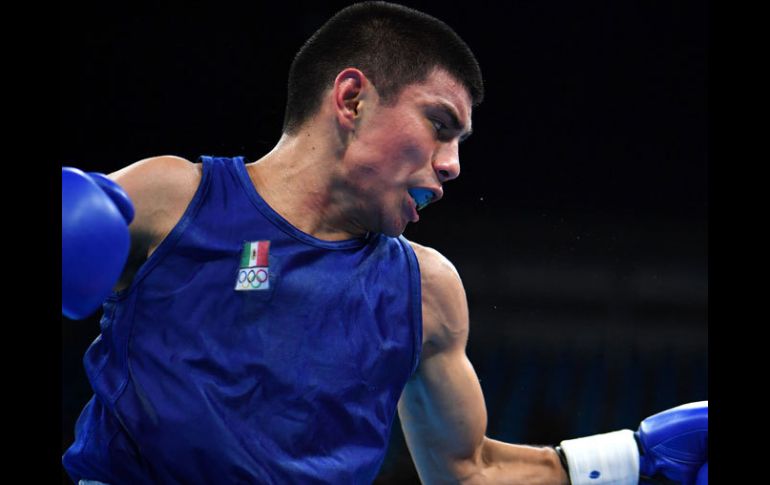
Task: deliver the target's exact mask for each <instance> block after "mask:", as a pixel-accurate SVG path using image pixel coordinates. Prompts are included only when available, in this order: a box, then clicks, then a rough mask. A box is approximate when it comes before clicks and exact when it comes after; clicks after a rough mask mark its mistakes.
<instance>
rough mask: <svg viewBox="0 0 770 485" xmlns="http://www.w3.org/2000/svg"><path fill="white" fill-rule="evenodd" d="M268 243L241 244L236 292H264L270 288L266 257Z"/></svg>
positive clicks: (268, 267) (268, 248) (268, 249)
mask: <svg viewBox="0 0 770 485" xmlns="http://www.w3.org/2000/svg"><path fill="white" fill-rule="evenodd" d="M269 252H270V241H253V242H248V241H247V242H245V243H243V251H241V264H240V267H239V269H238V278H237V279H236V281H235V289H236V291H251V290H266V289H268V288H270V265H269V264H268V256H269Z"/></svg>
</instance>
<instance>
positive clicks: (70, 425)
mask: <svg viewBox="0 0 770 485" xmlns="http://www.w3.org/2000/svg"><path fill="white" fill-rule="evenodd" d="M348 3H350V2H321V1H315V2H310V1H308V2H299V1H289V0H287V1H283V2H259V1H254V2H249V3H248V4H246V3H245V2H243V3H230V2H216V3H214V2H200V1H198V2H195V1H191V2H186V3H185V4H184V5H182V4H181V3H180V4H176V3H173V4H172V3H164V2H159V3H156V4H155V5H152V6H148V5H137V4H135V3H128V2H125V3H124V2H110V3H91V2H83V3H66V4H61V6H60V22H59V29H60V30H59V45H58V49H59V53H60V65H59V78H60V82H59V89H60V111H59V127H58V131H59V136H60V138H59V151H58V157H59V160H60V162H61V164H62V165H69V166H76V167H79V168H81V169H84V170H86V171H100V172H105V173H109V172H112V171H115V170H117V169H119V168H122V167H124V166H126V165H128V164H131V163H133V162H135V161H138V160H141V159H143V158H146V157H150V156H155V155H164V154H173V155H179V156H182V157H185V158H188V159H190V160H195V159H197V157H199V156H200V155H204V154H206V155H221V156H235V155H244V156H246V157H247V158H248V159H249V160H250V161H253V160H257V159H258V158H260V157H261V156H262V155H264V154H265V153H267V152H268V151H269V150H270V149H271V148H272V147H273V145H274V144H275V142H276V141H277V140H278V138H279V136H280V129H281V124H282V120H283V108H284V103H285V99H286V93H285V84H286V76H287V73H288V69H289V65H290V63H291V60H292V58H293V56H294V54H295V52H296V51H297V50H298V49H299V48H300V46H301V45H302V43H303V42H304V41H305V40H306V39H307V38H308V37H309V36H310V35H311V34H312V33H313V32H314V31H315V30H316V29H317V28H318V27H320V25H321V24H322V23H323V22H324V21H325V20H327V19H328V18H329V17H330V16H331V15H333V14H334V13H335V12H336V11H337V10H339V9H340V8H342V7H344V6H345V5H347V4H348ZM402 3H404V4H405V5H408V6H412V7H415V8H417V9H420V10H423V11H425V12H427V13H429V14H432V15H434V16H436V17H438V18H440V19H442V20H444V21H445V22H446V23H448V24H449V25H450V26H451V27H453V28H454V29H455V30H456V31H457V32H458V33H459V34H460V36H461V37H463V39H464V40H465V41H466V42H467V43H468V45H469V46H470V47H471V49H472V50H473V51H474V53H475V54H476V56H477V58H478V60H479V62H480V64H481V68H482V72H483V74H484V77H485V82H486V99H485V101H484V103H483V104H482V105H481V106H480V107H478V108H477V109H476V110H475V111H474V114H473V127H474V135H473V136H472V137H471V138H469V139H468V140H467V141H466V142H464V143H463V145H462V146H461V151H460V156H461V162H462V175H461V176H460V178H459V179H457V180H455V181H453V182H450V183H449V184H448V185H447V186H446V187H445V197H444V199H443V200H442V201H441V203H439V204H436V205H434V206H431V207H429V208H427V209H426V210H425V211H424V212H422V213H421V221H420V222H419V223H418V224H416V225H410V226H409V227H408V228H407V230H406V233H405V235H406V236H407V237H408V238H409V239H412V240H414V241H416V242H419V243H422V244H425V245H428V246H432V247H434V248H436V249H438V250H439V251H441V252H442V253H443V254H445V255H446V256H447V257H448V258H449V259H450V260H452V261H453V262H454V264H455V265H456V267H457V269H458V271H459V273H460V275H461V277H462V278H463V282H464V284H465V288H466V291H467V294H468V299H469V304H470V317H471V334H470V342H469V345H468V355H469V357H470V359H471V362H472V363H473V364H474V366H475V368H476V371H477V373H478V376H479V379H480V381H481V386H482V388H483V390H484V394H485V399H486V404H487V409H488V414H489V425H488V431H487V435H488V436H490V437H492V438H495V439H498V440H503V441H509V442H516V443H528V444H544V445H545V444H556V443H558V442H559V441H560V440H562V439H565V438H571V437H577V436H580V435H587V434H593V433H599V432H605V431H610V430H613V429H619V428H635V427H636V426H637V425H638V422H639V420H640V419H643V418H644V417H646V416H648V415H650V414H653V413H656V412H658V411H661V410H663V409H665V408H668V407H671V406H675V405H678V404H682V403H684V402H688V401H696V400H705V399H708V209H709V207H708V184H709V180H708V156H709V154H708V148H709V143H708V142H709V138H708V127H709V120H708V103H707V98H708V92H707V86H708V82H707V81H708V77H707V73H708V69H707V57H708V56H707V44H708V42H707V39H708V15H707V14H708V4H707V3H706V2H702V1H685V2H676V3H671V2H611V1H596V2H571V1H567V0H544V1H538V2H534V1H518V2H489V3H484V2H464V3H455V4H452V5H451V7H449V3H446V2H437V1H421V2H412V1H407V2H402ZM99 316H100V315H99V314H97V315H94V316H93V317H91V318H88V319H86V320H81V321H70V320H68V319H66V318H64V317H62V327H61V332H62V338H61V452H62V453H63V452H64V450H65V449H66V448H67V447H68V446H69V445H70V444H71V443H72V441H73V436H74V425H75V421H76V419H77V416H78V414H79V413H80V410H81V408H82V407H83V405H84V404H85V403H86V401H87V400H88V399H89V398H90V396H91V390H90V387H89V384H88V382H87V380H86V378H85V374H84V371H83V366H82V357H83V354H84V353H85V351H86V349H87V347H88V345H89V344H90V343H91V342H92V341H93V340H94V339H95V338H96V337H97V335H98V334H99V325H98V321H99ZM62 477H63V478H62V479H63V480H64V473H63V471H62ZM417 482H418V479H417V475H416V473H415V471H414V466H413V465H412V463H411V459H410V458H409V455H408V451H407V449H406V445H405V443H404V440H403V435H402V434H401V430H400V423H398V422H396V424H395V425H394V428H393V436H392V439H391V445H390V448H389V451H388V456H387V459H386V461H385V463H384V465H383V467H382V469H381V472H380V476H379V478H378V479H377V482H376V483H382V484H386V483H400V484H401V483H417Z"/></svg>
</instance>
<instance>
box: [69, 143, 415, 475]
mask: <svg viewBox="0 0 770 485" xmlns="http://www.w3.org/2000/svg"><path fill="white" fill-rule="evenodd" d="M198 162H199V163H202V164H203V175H202V180H201V183H200V186H199V187H198V189H197V191H196V193H195V196H194V197H193V199H192V201H191V202H190V204H189V206H188V207H187V209H186V211H185V213H184V215H183V216H182V218H181V220H180V221H179V223H178V224H177V225H176V226H175V227H174V229H173V230H172V231H171V233H170V234H169V235H168V236H167V237H166V238H165V239H164V240H163V242H162V243H161V244H160V245H159V246H158V248H157V249H156V251H155V252H153V254H152V255H151V256H150V257H149V258H148V260H147V261H146V262H145V263H144V264H143V265H142V266H141V268H140V269H139V271H138V272H137V274H136V275H135V277H134V280H133V282H132V283H131V285H130V286H129V287H128V288H126V289H125V290H123V291H121V292H119V293H114V294H113V295H111V296H110V297H109V298H108V299H107V300H106V302H105V303H104V307H103V309H104V315H103V317H102V319H101V322H100V326H101V334H100V335H99V337H97V338H96V340H95V341H94V342H93V343H92V344H91V346H90V347H89V348H88V350H87V352H86V354H85V357H84V364H85V370H86V374H87V376H88V378H89V380H90V383H91V386H92V388H93V390H94V397H93V398H92V399H91V400H90V401H89V403H88V404H87V405H86V407H85V409H84V410H83V412H82V413H81V416H80V417H79V419H78V421H77V424H76V427H75V435H76V438H75V442H74V443H73V445H72V446H71V447H70V448H69V449H68V450H67V452H66V453H65V454H64V456H63V459H62V462H63V464H64V467H65V469H66V471H67V472H68V474H69V475H70V477H71V478H72V479H73V480H75V482H77V481H78V480H80V479H93V480H100V481H104V482H108V483H111V484H120V483H132V484H134V483H163V484H172V483H184V484H196V483H206V484H210V483H222V484H225V483H227V484H230V483H279V484H285V483H303V484H304V483H356V484H358V483H371V482H372V481H373V480H374V479H375V478H376V475H377V472H378V470H379V468H380V466H381V464H382V461H383V459H384V457H385V453H386V451H387V446H388V439H389V436H390V431H391V425H392V423H393V419H394V417H395V413H396V406H397V403H398V399H399V397H400V395H401V392H402V390H403V388H404V385H405V384H406V382H407V380H408V379H409V377H410V376H411V375H412V373H413V372H414V371H415V369H416V367H417V363H418V360H419V354H420V349H421V346H422V309H421V297H420V274H419V268H418V265H417V259H416V257H415V255H414V252H413V250H412V248H411V246H410V245H409V243H408V242H407V241H406V240H405V239H404V238H403V237H398V238H390V237H387V236H384V235H382V234H370V235H368V236H367V237H366V238H361V239H352V240H346V241H337V242H329V241H322V240H319V239H316V238H314V237H312V236H310V235H308V234H306V233H303V232H301V231H299V230H298V229H297V228H295V227H293V226H292V225H291V224H289V222H288V221H286V220H285V219H284V218H283V217H281V216H280V215H279V214H278V213H277V212H275V211H274V210H273V209H271V208H270V207H269V206H268V205H267V203H266V202H265V201H264V200H263V199H262V198H261V197H260V196H259V194H258V193H257V191H256V190H255V187H254V185H253V184H252V182H251V179H250V178H249V176H248V173H247V171H246V168H245V166H244V163H245V160H244V158H243V157H236V158H218V157H217V158H215V157H207V156H204V157H201V158H200V159H199V160H198Z"/></svg>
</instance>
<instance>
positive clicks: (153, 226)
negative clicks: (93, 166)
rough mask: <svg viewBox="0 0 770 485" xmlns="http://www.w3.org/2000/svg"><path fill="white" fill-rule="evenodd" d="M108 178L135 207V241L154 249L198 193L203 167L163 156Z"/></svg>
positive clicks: (132, 229) (129, 167)
mask: <svg viewBox="0 0 770 485" xmlns="http://www.w3.org/2000/svg"><path fill="white" fill-rule="evenodd" d="M109 177H110V178H111V179H112V180H114V181H115V182H117V183H118V184H119V185H120V186H121V187H123V189H124V190H125V191H126V193H127V194H128V196H129V197H130V198H131V201H132V202H133V204H134V209H135V212H136V216H135V218H134V221H133V222H132V223H131V226H130V229H131V232H132V239H134V240H135V241H138V240H141V241H142V242H143V244H142V245H143V246H147V247H148V248H150V249H151V248H152V247H154V246H157V244H159V243H160V241H161V240H162V239H163V238H164V237H165V236H166V235H167V234H168V233H169V232H170V231H171V229H173V227H174V225H176V223H177V222H178V221H179V219H180V218H181V217H182V214H183V213H184V211H185V209H186V208H187V206H188V205H189V203H190V201H191V200H192V198H193V197H194V196H195V192H196V191H197V189H198V185H199V184H200V181H201V178H202V167H201V164H199V163H192V162H190V161H189V160H187V159H184V158H182V157H177V156H173V155H163V156H158V157H151V158H146V159H144V160H140V161H138V162H136V163H133V164H131V165H129V166H127V167H125V168H123V169H121V170H118V171H117V172H114V173H111V174H109Z"/></svg>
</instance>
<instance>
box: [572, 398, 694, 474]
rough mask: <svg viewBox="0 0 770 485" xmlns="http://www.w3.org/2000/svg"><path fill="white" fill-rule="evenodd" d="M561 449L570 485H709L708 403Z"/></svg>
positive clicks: (673, 410) (659, 414) (672, 411)
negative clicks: (650, 482)
mask: <svg viewBox="0 0 770 485" xmlns="http://www.w3.org/2000/svg"><path fill="white" fill-rule="evenodd" d="M557 451H558V452H559V454H560V456H561V457H562V461H563V463H564V465H565V468H566V470H567V473H568V474H569V477H570V481H571V483H572V485H588V484H592V485H600V484H615V485H634V484H637V483H646V481H647V480H653V482H654V481H655V480H658V479H663V480H666V482H664V483H672V481H673V482H674V483H681V484H684V485H693V484H696V483H697V485H708V464H707V463H706V462H707V461H708V401H702V402H696V403H691V404H685V405H683V406H678V407H675V408H672V409H668V410H666V411H663V412H661V413H658V414H655V415H654V416H650V417H649V418H647V419H645V420H644V421H642V423H641V425H640V426H639V430H638V431H636V432H633V431H631V430H628V429H625V430H621V431H614V432H612V433H605V434H599V435H594V436H587V437H584V438H577V439H572V440H565V441H562V442H561V445H560V446H559V447H557ZM696 478H697V482H696Z"/></svg>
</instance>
